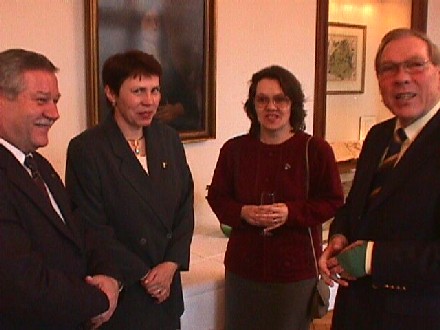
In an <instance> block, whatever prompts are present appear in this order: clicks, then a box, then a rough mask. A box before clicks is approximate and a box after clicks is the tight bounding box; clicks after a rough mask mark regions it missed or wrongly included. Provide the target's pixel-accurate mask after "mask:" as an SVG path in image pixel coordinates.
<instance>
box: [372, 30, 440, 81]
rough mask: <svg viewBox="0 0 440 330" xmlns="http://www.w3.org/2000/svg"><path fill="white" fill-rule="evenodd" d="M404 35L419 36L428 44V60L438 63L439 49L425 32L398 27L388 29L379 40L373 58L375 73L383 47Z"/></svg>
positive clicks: (439, 61) (439, 59) (439, 60)
mask: <svg viewBox="0 0 440 330" xmlns="http://www.w3.org/2000/svg"><path fill="white" fill-rule="evenodd" d="M405 37H416V38H419V39H420V40H423V41H424V42H425V43H426V45H427V46H428V55H429V60H430V61H431V62H432V64H434V65H439V64H440V52H439V49H438V47H437V45H436V44H435V43H434V42H433V41H432V40H431V39H429V37H428V36H427V35H426V34H425V33H423V32H420V31H417V30H413V29H409V28H398V29H393V30H391V31H389V32H388V33H387V34H385V36H384V37H383V38H382V41H381V42H380V45H379V48H378V49H377V53H376V58H375V60H374V68H375V70H376V73H377V69H378V68H379V65H380V61H381V58H382V54H383V52H384V50H385V47H386V46H387V45H388V44H389V43H390V42H391V41H394V40H398V39H401V38H405Z"/></svg>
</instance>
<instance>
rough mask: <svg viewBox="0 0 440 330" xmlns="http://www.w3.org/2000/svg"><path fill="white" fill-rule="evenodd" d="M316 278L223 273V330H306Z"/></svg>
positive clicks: (309, 320)
mask: <svg viewBox="0 0 440 330" xmlns="http://www.w3.org/2000/svg"><path fill="white" fill-rule="evenodd" d="M315 283H316V279H315V278H311V279H307V280H303V281H298V282H293V283H264V282H255V281H251V280H247V279H245V278H242V277H240V276H238V275H236V274H233V273H231V272H228V271H226V274H225V314H226V315H225V330H266V329H267V330H309V328H310V323H311V318H310V313H309V303H310V298H311V296H312V292H313V288H314V286H315Z"/></svg>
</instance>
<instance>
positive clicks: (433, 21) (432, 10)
mask: <svg viewBox="0 0 440 330" xmlns="http://www.w3.org/2000/svg"><path fill="white" fill-rule="evenodd" d="M439 15H440V1H439V0H429V1H428V28H427V32H428V35H429V36H430V38H431V39H432V40H433V41H434V42H435V43H436V44H437V45H438V46H439V47H440V23H439Z"/></svg>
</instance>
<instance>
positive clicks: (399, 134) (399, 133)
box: [370, 128, 407, 200]
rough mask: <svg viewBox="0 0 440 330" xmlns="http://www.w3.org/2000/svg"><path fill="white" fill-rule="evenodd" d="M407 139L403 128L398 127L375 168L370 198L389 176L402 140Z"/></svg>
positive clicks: (377, 191) (397, 156) (374, 195)
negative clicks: (382, 157)
mask: <svg viewBox="0 0 440 330" xmlns="http://www.w3.org/2000/svg"><path fill="white" fill-rule="evenodd" d="M406 139H407V136H406V134H405V131H404V130H403V128H398V129H397V130H396V131H395V132H394V134H393V138H392V139H391V141H390V143H389V145H388V149H387V153H386V155H385V157H384V159H383V162H382V164H380V166H379V168H378V169H377V173H376V175H375V177H374V180H373V184H372V189H371V193H370V200H371V199H373V198H374V197H376V196H377V194H378V193H379V191H380V190H381V188H382V186H383V184H384V183H385V181H386V180H387V178H388V177H389V175H390V173H391V171H392V169H393V168H394V166H395V165H396V162H397V159H398V158H399V154H400V150H401V148H402V144H403V142H405V140H406Z"/></svg>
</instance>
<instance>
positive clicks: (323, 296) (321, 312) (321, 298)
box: [310, 278, 330, 319]
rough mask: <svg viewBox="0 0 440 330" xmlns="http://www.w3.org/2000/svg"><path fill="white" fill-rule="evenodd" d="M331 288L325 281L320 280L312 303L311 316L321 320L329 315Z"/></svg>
mask: <svg viewBox="0 0 440 330" xmlns="http://www.w3.org/2000/svg"><path fill="white" fill-rule="evenodd" d="M329 301H330V288H329V287H328V285H327V284H326V283H325V282H324V280H323V279H321V278H320V279H318V280H317V282H316V286H315V289H314V291H313V294H312V299H311V301H310V316H311V317H312V319H320V318H322V317H324V316H325V315H326V314H327V313H328V307H329Z"/></svg>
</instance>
